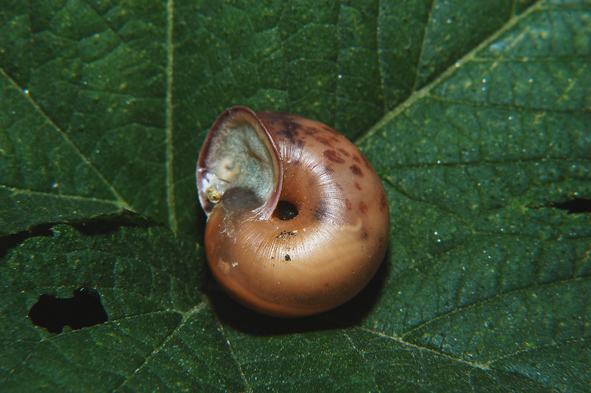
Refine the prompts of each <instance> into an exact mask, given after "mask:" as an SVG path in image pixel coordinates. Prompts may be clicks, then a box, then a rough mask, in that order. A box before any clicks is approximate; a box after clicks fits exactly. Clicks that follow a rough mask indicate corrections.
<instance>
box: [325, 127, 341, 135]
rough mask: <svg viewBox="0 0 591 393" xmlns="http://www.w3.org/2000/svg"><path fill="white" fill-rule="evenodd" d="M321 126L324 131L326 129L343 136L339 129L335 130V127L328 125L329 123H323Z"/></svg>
mask: <svg viewBox="0 0 591 393" xmlns="http://www.w3.org/2000/svg"><path fill="white" fill-rule="evenodd" d="M321 128H322V129H323V130H324V131H326V132H330V133H332V134H335V135H338V136H341V133H340V132H338V131H337V130H335V129H333V128H330V127H329V126H327V125H325V124H322V127H321Z"/></svg>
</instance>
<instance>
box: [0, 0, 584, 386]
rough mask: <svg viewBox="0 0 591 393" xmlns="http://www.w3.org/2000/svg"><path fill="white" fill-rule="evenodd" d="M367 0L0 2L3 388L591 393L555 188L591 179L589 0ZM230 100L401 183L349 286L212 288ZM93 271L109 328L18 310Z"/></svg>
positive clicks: (577, 258)
mask: <svg viewBox="0 0 591 393" xmlns="http://www.w3.org/2000/svg"><path fill="white" fill-rule="evenodd" d="M357 3H360V2H353V1H350V2H342V3H337V2H327V3H320V2H314V1H308V2H292V3H286V2H272V1H268V2H251V1H242V2H240V1H234V2H220V1H207V2H206V1H193V2H186V1H177V2H174V3H173V2H172V1H169V2H168V3H163V2H157V1H141V2H139V1H138V2H133V1H111V2H99V1H90V0H87V1H83V0H60V1H54V2H34V1H30V2H27V1H14V2H10V1H4V2H2V3H0V4H1V5H0V103H1V105H0V235H4V236H3V237H0V281H1V283H2V285H1V286H0V294H1V297H2V306H1V310H2V319H1V321H2V322H1V324H0V332H1V336H0V337H2V346H3V348H4V351H3V352H2V354H1V355H0V386H2V387H3V388H2V390H6V391H36V390H45V391H93V392H96V391H113V390H117V389H119V390H122V391H154V390H158V389H160V390H165V391H181V390H190V391H191V390H194V391H262V390H269V389H270V390H275V391H294V390H295V391H306V392H308V391H335V390H341V391H409V392H414V391H532V392H533V391H535V392H538V391H553V390H554V391H581V392H584V391H588V390H589V387H590V386H591V346H590V344H589V337H590V333H589V332H590V329H589V322H588V321H589V319H590V318H591V307H590V306H589V304H591V289H590V288H591V286H590V278H589V277H590V275H591V215H590V214H589V212H588V211H589V209H588V208H586V212H584V213H577V214H568V213H567V211H565V210H563V209H561V208H559V207H561V206H562V205H561V203H562V202H565V201H568V200H572V199H577V200H583V201H585V200H589V199H591V160H590V158H591V109H590V108H591V95H590V94H591V93H590V92H589V88H588V86H591V70H590V68H589V67H590V62H591V3H589V2H585V1H580V2H574V1H572V2H567V1H564V2H563V1H550V0H548V1H538V2H534V1H517V2H515V1H502V0H494V1H492V0H486V1H485V0H483V1H468V2H466V1H448V2H440V3H437V2H427V1H418V0H417V1H412V2H394V1H381V2H377V1H365V2H363V4H362V5H360V4H357ZM235 104H241V105H247V106H250V107H252V108H253V109H255V110H262V109H273V110H282V111H287V112H293V113H299V114H303V115H306V116H310V117H314V118H317V119H320V120H322V121H324V122H325V123H327V124H329V125H332V126H335V127H336V128H338V129H340V130H341V131H342V132H343V133H344V134H345V135H347V136H348V137H349V138H351V139H352V140H354V141H355V142H356V143H357V144H358V146H359V147H360V148H361V149H362V150H363V151H364V153H365V154H366V155H367V157H368V159H369V160H370V161H371V162H372V164H373V165H374V167H375V168H376V170H377V171H378V173H379V175H380V176H381V178H382V179H383V181H384V184H385V186H386V190H387V193H388V197H389V201H390V209H391V238H390V247H389V251H388V255H387V257H386V261H385V263H384V264H383V266H382V268H381V269H380V271H379V273H378V275H377V276H376V278H375V279H374V280H373V281H372V283H371V284H370V285H369V286H368V288H366V290H364V292H362V294H360V296H358V297H356V298H355V299H354V300H352V301H351V302H349V303H348V304H346V305H344V306H342V307H340V308H338V309H336V310H333V311H331V312H328V313H326V314H323V315H320V316H316V317H311V318H304V319H298V320H277V319H274V318H268V317H263V316H259V315H256V314H254V313H253V312H250V311H248V310H245V309H244V308H242V307H241V306H238V305H236V304H235V303H233V302H232V301H231V300H229V299H228V298H227V297H226V295H224V294H223V293H221V292H220V291H219V289H217V287H216V286H215V285H214V284H213V283H212V282H211V279H210V276H209V274H208V272H207V269H206V268H205V261H204V257H203V253H202V250H201V248H199V247H198V246H196V245H195V239H197V240H199V239H200V234H201V233H202V231H203V226H204V219H203V215H202V214H201V213H200V211H199V207H198V202H197V198H196V192H195V181H194V170H195V162H196V159H197V155H198V151H199V148H200V145H201V143H202V141H203V138H204V136H205V132H206V131H207V129H208V127H209V126H210V125H211V123H212V122H213V120H214V119H215V117H216V116H217V115H218V114H219V113H220V112H221V111H222V110H223V109H224V108H225V107H228V106H231V105H235ZM125 210H132V211H135V212H137V213H141V214H144V215H148V216H151V217H153V218H154V219H155V220H156V223H161V224H163V226H160V225H158V224H156V223H154V222H153V221H151V220H148V221H144V220H141V219H137V220H136V219H134V217H135V216H129V214H127V213H123V214H119V215H113V213H118V212H121V211H124V212H125ZM583 210H585V209H583ZM104 215H108V216H104ZM97 216H98V217H99V218H97ZM166 227H168V228H166ZM79 286H87V287H93V288H97V289H98V291H99V293H100V294H101V295H102V301H103V305H104V306H105V309H106V311H107V313H108V315H109V321H108V322H107V323H105V324H102V325H96V326H93V327H88V328H83V329H81V330H76V331H72V330H68V328H66V331H65V332H64V333H62V334H57V335H56V334H52V333H48V332H47V331H46V330H45V329H43V328H40V327H36V326H34V325H33V324H32V323H31V321H30V320H29V319H28V318H26V316H27V313H28V310H29V309H30V307H31V306H32V305H33V304H34V303H35V301H36V299H37V297H38V296H40V295H41V294H43V293H49V294H55V295H59V296H62V297H68V296H70V295H71V293H72V290H74V289H76V288H78V287H79Z"/></svg>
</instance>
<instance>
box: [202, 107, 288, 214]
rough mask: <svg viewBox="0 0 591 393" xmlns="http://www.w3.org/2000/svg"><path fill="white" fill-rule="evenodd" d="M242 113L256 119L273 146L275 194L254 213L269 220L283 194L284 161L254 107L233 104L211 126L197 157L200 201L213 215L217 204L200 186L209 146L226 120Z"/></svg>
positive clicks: (205, 171)
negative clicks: (210, 199) (212, 201)
mask: <svg viewBox="0 0 591 393" xmlns="http://www.w3.org/2000/svg"><path fill="white" fill-rule="evenodd" d="M240 114H246V115H247V117H249V118H251V119H253V121H255V122H256V123H257V124H258V125H259V127H260V129H261V130H263V132H264V137H265V140H266V141H267V142H268V144H269V146H270V147H271V150H272V152H273V158H274V160H273V161H274V164H275V167H276V176H277V179H276V182H275V183H276V187H275V190H274V191H273V194H272V195H271V198H269V200H267V201H265V202H264V203H263V204H262V205H261V206H259V207H258V208H256V209H255V210H254V214H255V215H256V216H257V217H258V218H259V219H260V220H268V219H269V218H271V215H272V214H273V211H274V210H275V208H276V207H277V203H279V196H280V195H281V189H282V187H283V163H282V161H281V157H280V155H279V149H277V145H276V144H275V142H274V141H273V138H272V137H271V134H270V133H269V130H268V127H267V125H266V124H265V123H264V122H263V120H262V119H261V118H260V117H259V116H258V115H257V113H256V112H255V111H253V110H252V109H250V108H247V107H245V106H233V107H230V108H228V109H226V110H225V111H224V112H222V114H221V115H219V116H218V118H217V119H216V120H215V122H214V123H213V125H212V126H211V128H210V130H209V132H208V134H207V137H206V138H205V141H204V142H203V146H202V147H201V151H200V152H199V158H198V159H197V169H196V171H195V173H196V180H197V193H198V195H199V202H200V204H201V207H202V208H203V211H204V212H205V214H206V215H207V217H208V218H209V216H210V215H211V213H212V211H213V209H214V207H215V206H216V205H215V204H213V203H211V202H209V200H207V197H206V195H205V192H204V190H201V188H200V184H201V181H202V180H203V179H204V177H205V174H206V173H207V163H206V156H207V153H208V151H209V147H210V145H211V141H212V139H213V136H214V135H215V133H216V130H217V129H219V128H220V127H221V126H222V125H223V124H225V123H226V122H228V121H230V120H231V119H232V118H233V117H235V116H239V115H240Z"/></svg>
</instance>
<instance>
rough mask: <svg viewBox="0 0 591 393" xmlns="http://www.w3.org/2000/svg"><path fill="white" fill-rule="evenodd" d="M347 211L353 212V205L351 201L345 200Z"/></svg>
mask: <svg viewBox="0 0 591 393" xmlns="http://www.w3.org/2000/svg"><path fill="white" fill-rule="evenodd" d="M345 209H346V210H347V211H348V212H350V211H351V210H353V205H352V204H351V201H350V200H348V199H345Z"/></svg>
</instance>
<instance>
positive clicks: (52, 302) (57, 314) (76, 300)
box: [29, 288, 108, 333]
mask: <svg viewBox="0 0 591 393" xmlns="http://www.w3.org/2000/svg"><path fill="white" fill-rule="evenodd" d="M29 318H30V319H31V322H33V324H34V325H36V326H39V327H43V328H46V329H47V331H49V332H50V333H61V332H62V330H63V328H64V326H66V325H68V326H70V327H71V328H72V329H74V330H77V329H82V328H83V327H90V326H94V325H98V324H101V323H104V322H107V320H108V316H107V312H106V311H105V309H104V308H103V305H102V303H101V295H100V294H99V293H98V291H97V290H95V289H88V288H78V289H76V290H75V291H74V296H73V297H71V298H57V297H55V296H53V295H47V294H43V295H41V296H39V299H38V300H37V303H35V304H34V305H33V307H31V309H30V310H29Z"/></svg>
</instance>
